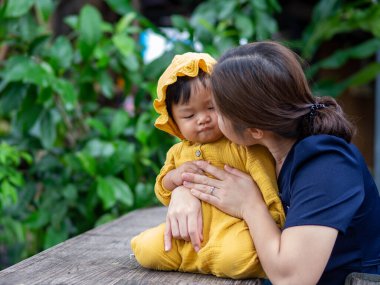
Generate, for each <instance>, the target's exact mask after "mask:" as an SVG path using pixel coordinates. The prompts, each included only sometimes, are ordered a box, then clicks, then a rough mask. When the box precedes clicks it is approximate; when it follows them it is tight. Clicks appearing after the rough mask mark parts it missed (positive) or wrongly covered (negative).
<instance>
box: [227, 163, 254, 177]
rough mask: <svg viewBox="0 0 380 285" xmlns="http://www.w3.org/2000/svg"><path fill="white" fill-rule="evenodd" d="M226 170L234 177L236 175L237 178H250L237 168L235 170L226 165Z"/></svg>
mask: <svg viewBox="0 0 380 285" xmlns="http://www.w3.org/2000/svg"><path fill="white" fill-rule="evenodd" d="M224 169H225V170H226V171H227V172H228V173H231V174H233V175H236V176H239V177H246V176H249V175H248V174H247V173H244V172H242V171H240V170H239V169H236V168H233V167H231V166H229V165H227V164H226V165H225V166H224Z"/></svg>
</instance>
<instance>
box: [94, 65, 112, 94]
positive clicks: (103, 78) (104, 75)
mask: <svg viewBox="0 0 380 285" xmlns="http://www.w3.org/2000/svg"><path fill="white" fill-rule="evenodd" d="M98 82H99V84H100V89H101V90H102V93H103V95H104V96H105V97H106V98H109V99H111V98H112V97H113V96H114V93H113V92H114V90H113V87H114V83H113V80H112V77H111V76H110V75H109V73H108V72H107V71H106V70H103V71H100V72H99V73H98Z"/></svg>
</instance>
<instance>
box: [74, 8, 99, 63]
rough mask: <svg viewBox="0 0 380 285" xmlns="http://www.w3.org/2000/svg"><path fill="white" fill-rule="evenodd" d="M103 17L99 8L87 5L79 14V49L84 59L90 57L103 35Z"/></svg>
mask: <svg viewBox="0 0 380 285" xmlns="http://www.w3.org/2000/svg"><path fill="white" fill-rule="evenodd" d="M101 25H102V17H101V15H100V13H99V12H98V10H96V9H95V8H94V7H92V6H90V5H85V6H84V7H83V8H82V10H81V11H80V14H79V49H80V52H81V55H82V57H83V58H84V59H88V58H89V57H90V56H91V54H92V52H93V50H94V48H95V46H96V45H97V43H98V41H99V40H100V38H101V37H102V29H101Z"/></svg>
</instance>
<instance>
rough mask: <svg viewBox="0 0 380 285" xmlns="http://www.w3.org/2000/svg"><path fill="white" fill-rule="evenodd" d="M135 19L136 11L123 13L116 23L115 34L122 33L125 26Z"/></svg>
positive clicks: (125, 28)
mask: <svg viewBox="0 0 380 285" xmlns="http://www.w3.org/2000/svg"><path fill="white" fill-rule="evenodd" d="M134 19H136V13H134V12H130V13H127V14H126V15H124V16H123V17H122V18H121V19H120V20H119V21H118V22H117V23H116V34H121V33H124V32H125V31H126V30H127V28H128V27H129V26H130V25H131V24H132V21H133V20H134Z"/></svg>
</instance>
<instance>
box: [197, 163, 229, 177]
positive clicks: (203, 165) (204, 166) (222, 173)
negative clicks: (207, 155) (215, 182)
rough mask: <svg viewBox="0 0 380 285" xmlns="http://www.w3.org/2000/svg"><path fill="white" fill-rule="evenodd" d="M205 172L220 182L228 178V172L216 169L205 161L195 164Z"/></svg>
mask: <svg viewBox="0 0 380 285" xmlns="http://www.w3.org/2000/svg"><path fill="white" fill-rule="evenodd" d="M194 163H195V164H196V165H197V166H198V167H199V168H200V169H202V170H203V172H206V173H209V174H211V175H212V176H214V177H215V178H217V179H219V180H224V179H225V177H226V172H225V171H224V170H223V169H220V168H218V167H215V166H213V165H211V164H210V163H208V162H207V161H204V160H197V161H195V162H194Z"/></svg>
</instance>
